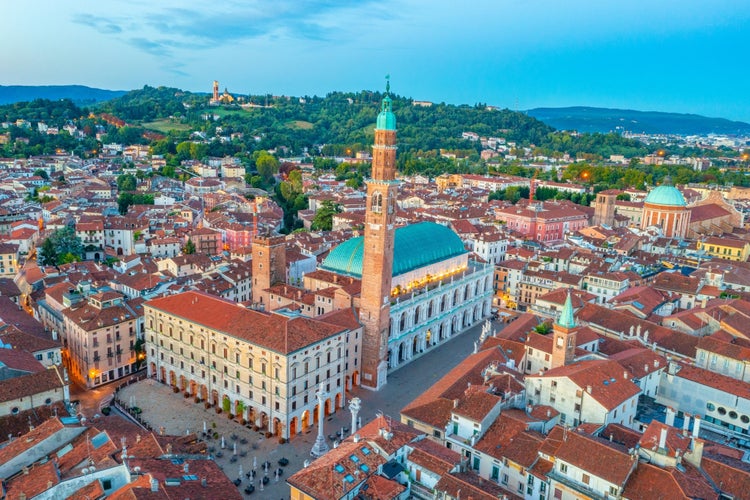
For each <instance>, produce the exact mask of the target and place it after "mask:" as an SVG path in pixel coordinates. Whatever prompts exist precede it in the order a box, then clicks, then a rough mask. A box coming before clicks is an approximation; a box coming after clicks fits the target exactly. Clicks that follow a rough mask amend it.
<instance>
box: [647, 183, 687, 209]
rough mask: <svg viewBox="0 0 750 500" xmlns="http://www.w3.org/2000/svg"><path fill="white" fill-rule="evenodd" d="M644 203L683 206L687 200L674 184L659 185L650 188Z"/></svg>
mask: <svg viewBox="0 0 750 500" xmlns="http://www.w3.org/2000/svg"><path fill="white" fill-rule="evenodd" d="M645 202H646V203H651V204H652V205H665V206H670V207H685V206H687V202H686V201H685V197H684V196H682V193H681V192H680V190H679V189H677V188H676V187H674V186H667V185H661V186H659V187H657V188H654V189H652V190H651V192H650V193H648V196H646V200H645Z"/></svg>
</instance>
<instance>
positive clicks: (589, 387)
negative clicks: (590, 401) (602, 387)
mask: <svg viewBox="0 0 750 500" xmlns="http://www.w3.org/2000/svg"><path fill="white" fill-rule="evenodd" d="M592 390H593V387H591V386H590V385H587V386H586V392H588V393H589V394H591V391H592Z"/></svg>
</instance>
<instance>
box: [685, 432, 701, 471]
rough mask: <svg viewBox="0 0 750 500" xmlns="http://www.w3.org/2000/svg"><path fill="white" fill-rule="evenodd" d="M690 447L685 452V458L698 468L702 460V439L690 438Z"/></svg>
mask: <svg viewBox="0 0 750 500" xmlns="http://www.w3.org/2000/svg"><path fill="white" fill-rule="evenodd" d="M690 448H691V449H690V451H689V452H687V453H685V460H687V462H688V463H689V464H691V465H693V466H695V467H696V468H700V466H701V461H702V460H703V440H702V439H691V440H690Z"/></svg>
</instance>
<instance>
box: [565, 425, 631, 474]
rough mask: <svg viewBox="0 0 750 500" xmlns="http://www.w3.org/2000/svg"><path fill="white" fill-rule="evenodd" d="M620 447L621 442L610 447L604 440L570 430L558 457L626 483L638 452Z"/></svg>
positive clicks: (591, 471)
mask: <svg viewBox="0 0 750 500" xmlns="http://www.w3.org/2000/svg"><path fill="white" fill-rule="evenodd" d="M618 448H619V446H617V445H612V446H610V445H609V443H608V444H605V443H604V442H602V441H601V440H598V439H595V438H590V437H588V436H586V435H584V434H579V433H577V432H571V431H568V432H567V433H566V437H565V438H564V439H563V441H562V443H561V444H560V447H559V448H558V449H557V452H556V453H555V457H556V458H557V459H558V460H562V461H564V462H567V463H569V464H571V465H573V466H575V467H578V468H579V469H582V470H584V471H586V472H588V473H590V474H591V475H593V476H597V477H600V478H602V479H604V480H605V481H608V482H610V483H612V484H616V485H618V486H622V485H624V484H625V481H626V480H627V479H628V476H630V473H631V472H632V470H633V468H635V466H636V464H637V462H638V460H637V459H636V457H635V456H634V455H629V454H628V453H626V452H625V451H621V450H619V449H618Z"/></svg>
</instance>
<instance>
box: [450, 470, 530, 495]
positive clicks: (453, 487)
mask: <svg viewBox="0 0 750 500" xmlns="http://www.w3.org/2000/svg"><path fill="white" fill-rule="evenodd" d="M435 489H436V490H438V491H443V492H446V493H447V494H448V495H450V496H451V497H452V498H459V497H460V498H462V499H466V500H497V499H498V498H503V497H505V498H508V500H514V499H520V498H523V497H519V496H516V495H514V494H513V493H510V492H509V491H507V490H504V489H503V488H501V487H500V485H499V484H497V483H495V482H493V481H489V480H487V479H482V478H481V477H479V475H478V474H476V473H474V472H457V473H454V474H446V475H444V476H442V477H441V478H440V481H438V483H437V485H435Z"/></svg>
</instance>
